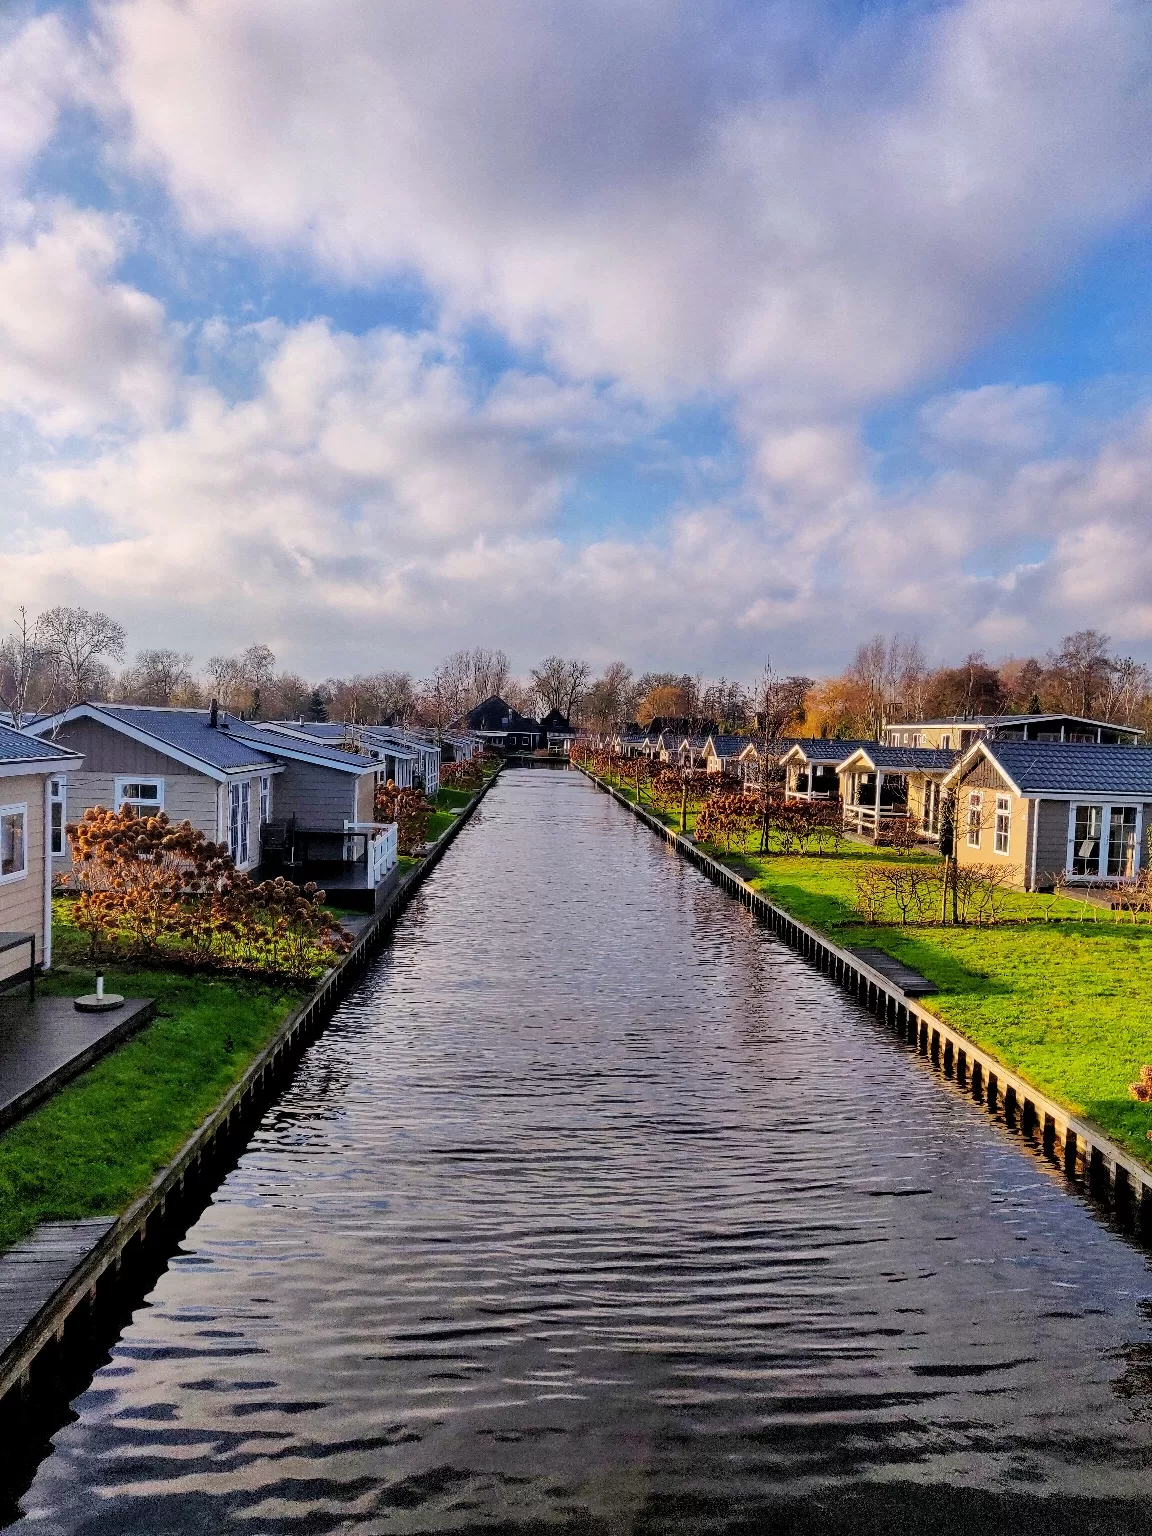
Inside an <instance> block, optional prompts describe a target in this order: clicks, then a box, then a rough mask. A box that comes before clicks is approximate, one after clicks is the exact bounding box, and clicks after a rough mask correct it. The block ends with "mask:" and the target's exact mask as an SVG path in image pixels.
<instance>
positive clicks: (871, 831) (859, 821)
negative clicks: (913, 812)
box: [844, 805, 908, 837]
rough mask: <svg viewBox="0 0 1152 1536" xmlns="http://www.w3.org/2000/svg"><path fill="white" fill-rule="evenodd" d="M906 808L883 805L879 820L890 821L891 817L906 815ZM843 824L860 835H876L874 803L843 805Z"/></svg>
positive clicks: (901, 817)
mask: <svg viewBox="0 0 1152 1536" xmlns="http://www.w3.org/2000/svg"><path fill="white" fill-rule="evenodd" d="M907 814H908V812H907V808H906V807H904V806H899V805H885V806H881V808H880V820H881V821H882V822H884V821H891V820H893V818H900V819H903V818H904V817H905V816H907ZM844 825H845V826H846V827H848V828H849V829H850V830H851V831H853V832H858V833H859V834H860V835H861V836H862V837H874V836H875V835H876V807H875V806H874V805H846V806H845V807H844Z"/></svg>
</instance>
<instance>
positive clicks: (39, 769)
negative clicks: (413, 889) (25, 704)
mask: <svg viewBox="0 0 1152 1536" xmlns="http://www.w3.org/2000/svg"><path fill="white" fill-rule="evenodd" d="M481 751H483V742H482V741H481V739H480V738H479V737H478V736H477V735H475V734H474V733H472V732H469V731H467V730H463V729H462V730H460V731H459V732H457V733H449V734H447V735H445V736H444V737H442V738H433V737H432V736H430V735H427V734H425V733H422V732H418V731H409V730H401V729H400V728H398V727H392V726H378V725H371V726H368V725H357V724H330V723H314V722H310V721H303V720H296V721H271V722H264V721H260V722H256V721H251V720H243V719H240V718H239V717H238V716H235V715H232V714H229V713H228V712H227V711H224V710H220V709H218V708H217V707H216V705H213V706H212V708H211V709H208V710H205V709H172V708H161V707H156V708H154V707H150V706H146V705H137V704H109V703H91V702H85V703H80V704H77V705H75V706H74V707H72V708H71V709H67V710H64V711H62V712H60V713H58V714H55V715H45V716H41V717H37V718H34V719H30V720H28V721H26V722H25V724H24V725H23V727H22V728H21V729H19V730H17V729H15V728H14V727H11V726H7V725H4V726H0V781H2V782H0V985H6V984H8V983H9V982H11V981H12V980H13V979H15V978H16V977H17V976H23V975H24V974H26V973H31V972H34V971H35V970H38V969H41V968H43V967H46V966H47V965H48V964H50V963H51V954H52V923H51V893H52V886H53V879H54V876H55V875H57V874H60V875H64V874H67V872H68V871H69V869H70V868H71V849H70V846H69V842H68V838H67V836H66V835H65V827H66V826H67V824H68V822H69V821H74V820H76V819H78V818H79V817H80V816H81V815H82V814H83V813H84V811H86V810H88V809H89V808H91V807H93V806H108V807H111V808H114V809H119V808H120V807H122V806H124V805H129V806H131V807H133V809H134V810H136V811H137V812H138V813H139V814H140V815H144V816H147V815H155V814H157V813H158V812H160V811H163V812H165V813H166V814H167V815H168V817H169V818H170V819H171V820H172V821H175V822H180V821H188V822H191V824H192V825H193V826H194V827H195V828H197V830H199V831H200V832H203V833H204V835H205V836H206V837H207V838H209V839H211V840H212V841H213V842H217V843H222V844H224V845H225V846H226V847H227V849H228V852H229V854H230V855H231V857H232V859H233V861H234V862H235V864H236V866H237V868H238V869H241V870H244V871H247V872H249V873H251V874H252V875H253V877H254V878H257V879H265V878H271V877H274V876H277V875H283V876H285V877H287V878H288V879H290V880H293V881H294V882H296V883H298V884H304V883H306V882H307V881H310V880H314V881H316V883H317V884H318V885H321V886H323V887H324V888H325V889H326V890H327V891H328V892H329V895H330V898H331V899H333V900H335V901H336V902H338V903H339V904H340V905H341V906H344V907H348V908H351V909H353V910H355V909H357V908H361V909H365V910H372V909H374V908H375V907H376V906H378V905H379V904H380V903H381V902H382V901H383V900H384V898H385V897H386V895H387V894H388V891H389V890H390V888H391V886H392V884H393V883H394V881H395V878H396V868H397V850H396V828H395V827H394V826H392V825H387V824H382V823H379V822H377V821H376V820H375V797H376V789H377V786H378V785H380V784H381V783H384V782H386V781H387V780H392V781H393V782H394V783H396V784H397V785H399V786H400V787H401V788H405V787H413V786H414V787H417V788H419V789H421V790H423V791H424V793H425V794H427V795H429V796H432V795H435V793H436V791H437V789H438V787H439V782H440V765H441V761H442V760H443V758H444V756H445V754H447V755H448V756H449V757H450V758H451V759H452V760H456V761H459V760H462V759H465V758H470V757H472V756H474V755H475V754H477V753H479V752H481Z"/></svg>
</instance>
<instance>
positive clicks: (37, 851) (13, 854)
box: [0, 725, 84, 987]
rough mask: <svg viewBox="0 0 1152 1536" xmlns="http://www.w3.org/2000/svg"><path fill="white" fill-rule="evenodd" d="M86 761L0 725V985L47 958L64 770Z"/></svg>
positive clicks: (10, 982)
mask: <svg viewBox="0 0 1152 1536" xmlns="http://www.w3.org/2000/svg"><path fill="white" fill-rule="evenodd" d="M83 761H84V759H83V757H82V756H81V755H80V754H79V753H78V752H69V751H68V750H67V749H66V748H64V747H60V746H57V745H56V744H55V743H54V742H50V741H39V740H37V738H36V737H35V736H29V735H27V734H26V733H25V732H24V731H17V730H14V729H13V728H12V727H11V726H8V725H0V987H7V986H11V985H13V984H14V983H15V982H16V981H17V980H22V979H24V978H25V977H26V976H28V975H31V974H34V973H35V971H38V970H47V969H48V967H49V966H50V965H51V963H52V851H53V849H54V848H55V847H57V846H63V841H64V785H65V780H66V776H67V774H68V773H69V771H71V772H75V771H76V770H77V769H79V768H80V766H81V764H82V763H83Z"/></svg>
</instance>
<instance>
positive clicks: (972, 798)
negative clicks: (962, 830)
mask: <svg viewBox="0 0 1152 1536" xmlns="http://www.w3.org/2000/svg"><path fill="white" fill-rule="evenodd" d="M983 822H984V796H983V794H982V792H981V791H980V790H978V789H972V790H969V792H968V846H969V848H979V846H980V828H981V826H982V825H983Z"/></svg>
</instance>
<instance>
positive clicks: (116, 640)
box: [35, 607, 127, 705]
mask: <svg viewBox="0 0 1152 1536" xmlns="http://www.w3.org/2000/svg"><path fill="white" fill-rule="evenodd" d="M35 634H36V639H37V642H38V643H39V644H40V645H41V647H42V648H43V649H44V651H45V652H46V653H48V654H49V655H50V656H51V657H52V658H53V660H54V662H55V664H56V666H57V668H58V670H59V674H60V682H61V692H62V694H63V701H64V702H65V703H66V704H67V705H72V704H75V703H77V702H78V701H79V700H80V699H83V698H85V697H86V696H90V695H99V694H102V693H103V692H104V690H105V688H106V687H107V683H108V679H109V673H108V665H107V664H108V662H109V661H123V659H124V643H125V640H126V638H127V636H126V635H125V633H124V628H123V625H120V624H117V622H116V620H115V619H112V618H109V616H108V615H107V614H106V613H99V612H96V613H93V612H90V611H89V610H88V609H87V608H65V607H57V608H49V609H48V610H47V612H46V613H42V614H41V615H40V617H39V618H38V619H37V620H36V630H35Z"/></svg>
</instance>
